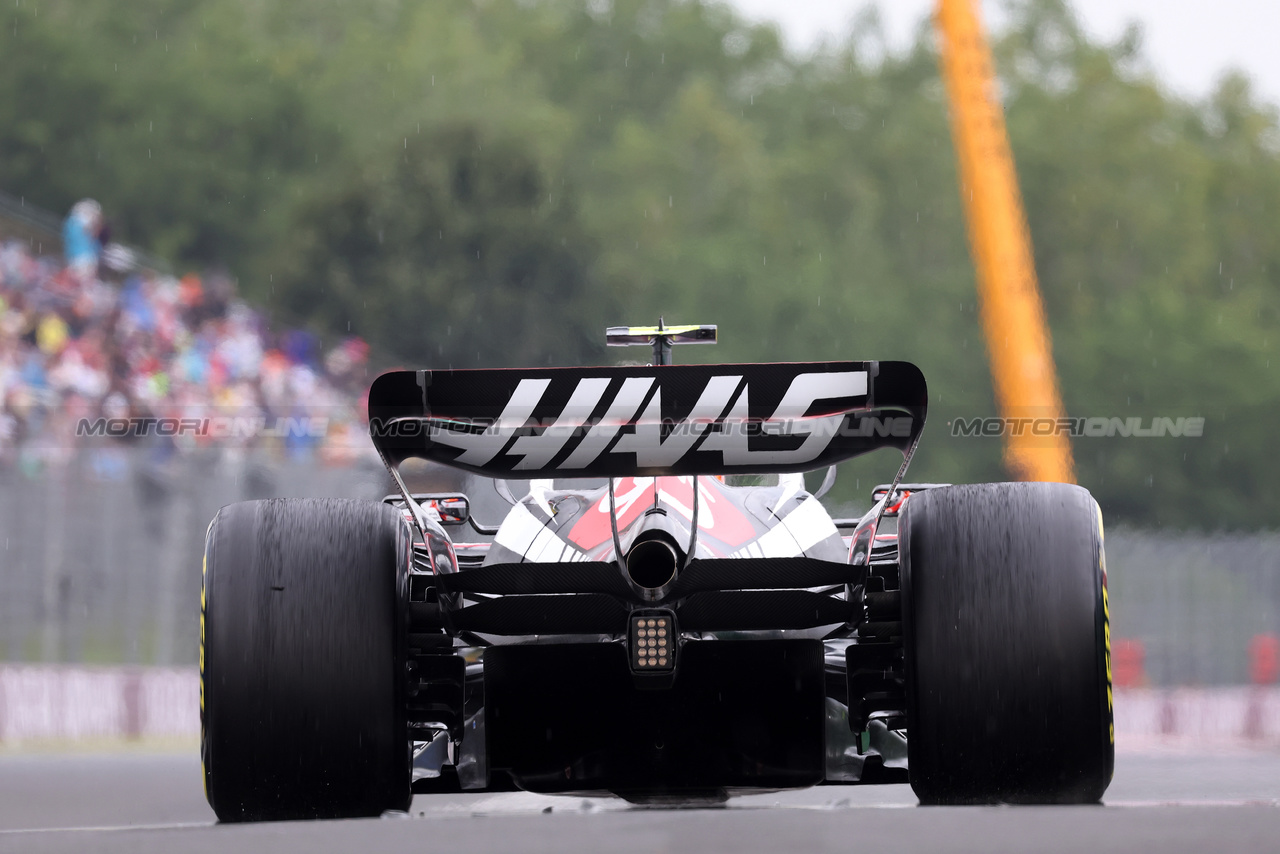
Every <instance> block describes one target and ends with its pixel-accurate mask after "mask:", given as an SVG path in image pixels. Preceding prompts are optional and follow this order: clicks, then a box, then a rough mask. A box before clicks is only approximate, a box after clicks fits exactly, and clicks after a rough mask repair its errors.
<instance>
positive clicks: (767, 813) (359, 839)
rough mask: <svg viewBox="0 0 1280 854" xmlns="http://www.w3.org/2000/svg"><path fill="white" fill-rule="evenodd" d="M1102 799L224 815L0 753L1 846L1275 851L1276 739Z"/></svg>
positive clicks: (561, 804)
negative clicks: (276, 818)
mask: <svg viewBox="0 0 1280 854" xmlns="http://www.w3.org/2000/svg"><path fill="white" fill-rule="evenodd" d="M1106 801H1107V805H1106V806H1105V807H1068V808H1042V807H1020V808H1013V807H995V808H982V809H953V808H928V809H925V808H918V807H916V806H915V799H914V798H913V797H912V795H911V791H910V789H909V788H907V787H906V786H886V787H867V788H858V787H823V788H817V789H811V790H808V791H804V792H788V793H782V794H775V795H758V796H754V797H749V798H738V799H734V800H733V801H731V802H730V803H729V806H728V807H727V808H721V809H698V810H671V809H639V808H632V807H628V806H626V805H625V804H623V803H622V802H620V801H615V800H610V799H601V800H590V801H587V800H583V799H581V798H546V797H539V796H535V795H528V794H522V793H518V794H506V795H459V796H435V797H418V798H417V799H415V801H414V804H413V812H412V815H411V816H410V817H407V818H406V817H398V818H383V819H372V820H366V821H343V822H298V823H287V824H263V825H252V826H245V825H241V826H218V825H215V824H214V823H213V814H212V812H210V810H209V808H208V807H207V806H206V805H205V803H204V799H203V796H202V793H201V790H200V771H199V762H198V760H197V759H196V758H195V757H194V756H189V755H163V754H127V753H121V754H100V755H90V756H70V755H59V756H35V755H0V852H11V851H12V852H46V851H49V852H53V851H66V852H77V854H79V852H99V851H101V852H142V854H145V852H206V851H208V852H234V854H252V852H259V851H262V852H267V851H270V852H281V854H293V852H298V854H321V852H329V851H335V852H336V851H342V852H358V854H366V852H367V854H373V852H382V851H454V852H462V854H483V852H495V854H513V852H554V854H575V852H608V854H630V852H644V854H654V852H670V851H692V852H698V854H711V852H719V851H726V852H735V854H737V852H743V854H746V852H768V854H779V852H791V851H804V852H826V851H831V852H837V851H838V852H857V851H873V852H874V851H973V852H982V854H992V852H1001V851H1048V852H1058V851H1061V852H1086V851H1087V852H1095V851H1134V852H1160V854H1175V853H1176V852H1184V851H1185V852H1197V854H1200V852H1205V851H1210V852H1245V851H1266V852H1276V851H1280V754H1276V753H1271V754H1235V755H1228V756H1217V757H1188V756H1174V755H1164V756H1162V755H1144V756H1135V755H1122V756H1120V757H1119V758H1118V761H1117V769H1116V778H1115V782H1114V783H1112V786H1111V789H1110V790H1109V791H1108V793H1107V798H1106Z"/></svg>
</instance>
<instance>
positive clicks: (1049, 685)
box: [899, 483, 1115, 804]
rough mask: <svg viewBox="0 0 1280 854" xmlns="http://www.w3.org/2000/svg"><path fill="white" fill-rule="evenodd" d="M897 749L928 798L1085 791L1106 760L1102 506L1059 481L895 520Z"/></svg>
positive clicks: (989, 799) (920, 498) (963, 495)
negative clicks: (902, 716)
mask: <svg viewBox="0 0 1280 854" xmlns="http://www.w3.org/2000/svg"><path fill="white" fill-rule="evenodd" d="M900 521H901V529H900V532H899V542H900V548H901V566H902V591H903V622H904V626H903V631H904V638H903V641H904V646H905V650H904V651H905V656H906V657H905V666H906V688H907V751H908V768H909V774H910V780H911V787H912V788H913V789H914V790H915V793H916V795H917V796H918V797H919V798H920V801H921V802H922V803H926V804H989V803H1071V804H1078V803H1096V802H1097V801H1099V800H1100V799H1101V797H1102V794H1103V792H1104V791H1106V788H1107V785H1108V784H1109V783H1110V782H1111V774H1112V768H1113V765H1114V752H1115V751H1114V733H1113V728H1112V709H1111V682H1110V657H1109V656H1110V653H1109V645H1110V635H1109V631H1110V630H1109V627H1108V623H1107V620H1108V614H1107V598H1106V596H1107V593H1106V565H1105V561H1104V556H1103V544H1102V516H1101V514H1100V512H1099V511H1098V506H1097V504H1096V503H1095V502H1094V500H1093V498H1092V497H1091V496H1090V495H1089V493H1088V492H1087V491H1086V490H1084V489H1082V488H1080V487H1078V486H1071V485H1068V484H1059V483H989V484H977V485H972V486H953V487H947V488H943V489H931V490H929V491H927V492H919V493H916V494H915V495H912V496H910V497H909V498H908V499H907V503H906V506H905V508H904V511H903V515H902V518H901V520H900Z"/></svg>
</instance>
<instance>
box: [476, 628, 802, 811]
mask: <svg viewBox="0 0 1280 854" xmlns="http://www.w3.org/2000/svg"><path fill="white" fill-rule="evenodd" d="M679 656H680V658H679V667H678V669H677V674H676V679H675V682H674V684H673V685H672V686H671V687H670V688H665V689H662V690H646V689H644V688H640V687H637V684H636V682H635V680H634V679H633V678H632V676H631V674H630V670H629V668H628V666H627V654H626V648H625V647H624V646H622V645H620V644H604V643H587V644H547V645H542V644H539V645H513V646H494V647H490V648H488V649H486V650H485V655H484V682H485V725H486V730H487V732H486V736H485V737H486V742H487V749H488V758H489V768H490V769H491V770H492V771H505V772H508V773H510V775H511V776H512V778H513V780H514V781H515V783H516V785H518V786H519V787H520V788H522V789H526V790H529V791H533V792H546V793H552V792H570V791H572V792H585V791H601V790H604V791H611V792H614V793H616V794H619V795H622V796H623V797H626V798H628V799H629V800H635V801H679V800H686V799H687V800H695V799H706V798H712V799H715V798H717V797H719V798H723V797H725V790H727V789H736V788H766V789H778V788H794V787H804V786H812V785H815V784H817V783H819V782H821V780H822V777H823V769H824V748H825V726H824V724H825V691H824V685H823V650H822V643H821V642H820V641H817V640H745V641H691V642H688V643H686V644H685V645H684V646H683V647H682V648H681V650H680V653H679Z"/></svg>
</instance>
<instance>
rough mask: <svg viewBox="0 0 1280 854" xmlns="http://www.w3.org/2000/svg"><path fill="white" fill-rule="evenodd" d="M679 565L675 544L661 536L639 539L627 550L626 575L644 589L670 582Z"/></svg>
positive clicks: (652, 588)
mask: <svg viewBox="0 0 1280 854" xmlns="http://www.w3.org/2000/svg"><path fill="white" fill-rule="evenodd" d="M679 567H680V556H679V555H678V554H676V549H675V546H673V545H671V544H670V543H668V542H667V541H666V539H663V538H659V537H651V538H649V539H647V540H641V541H640V542H638V543H636V544H635V545H633V546H632V547H631V551H629V552H627V575H628V577H630V578H631V580H632V581H633V582H635V583H636V585H637V586H639V587H643V588H644V589H645V590H659V589H661V588H663V587H665V586H666V585H668V584H670V583H671V580H672V579H673V578H675V577H676V570H677V569H679Z"/></svg>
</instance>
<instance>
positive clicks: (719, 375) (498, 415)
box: [369, 362, 928, 479]
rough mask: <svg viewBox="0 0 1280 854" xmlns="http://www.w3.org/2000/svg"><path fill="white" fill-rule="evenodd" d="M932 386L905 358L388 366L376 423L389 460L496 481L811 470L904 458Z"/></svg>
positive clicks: (374, 401)
mask: <svg viewBox="0 0 1280 854" xmlns="http://www.w3.org/2000/svg"><path fill="white" fill-rule="evenodd" d="M927 408H928V392H927V389H926V386H925V381H924V376H923V375H922V374H921V373H920V370H919V369H918V368H917V367H916V366H915V365H913V364H911V363H910V362H810V363H784V364H747V365H659V366H643V367H640V366H635V367H597V368H533V369H527V370H506V369H501V370H437V371H429V370H423V371H393V372H391V373H387V374H383V375H382V376H380V377H378V378H377V379H376V380H374V383H373V387H372V388H371V389H370V390H369V430H370V434H371V436H372V437H373V443H374V445H375V446H376V447H377V449H378V452H379V453H380V454H381V455H382V457H383V459H384V460H385V461H386V462H387V464H388V466H390V467H391V468H392V469H393V470H394V469H396V468H397V467H398V466H399V464H400V463H401V462H403V461H404V460H406V459H409V458H410V457H420V458H423V459H427V460H431V461H434V462H438V463H444V464H445V465H449V466H453V467H455V468H460V469H464V470H466V471H470V472H474V473H476V474H481V475H486V476H488V477H498V478H522V479H532V478H575V477H624V476H631V475H635V476H659V475H694V474H703V475H720V474H767V473H775V472H776V473H784V472H797V471H808V470H812V469H817V468H821V467H823V466H829V465H833V464H835V463H838V462H841V461H842V460H847V459H849V458H851V457H855V456H858V455H859V454H864V453H866V452H868V451H872V450H875V449H876V448H883V447H891V448H897V449H898V450H899V451H901V452H902V453H903V455H904V457H905V456H907V455H909V453H910V451H911V450H912V449H913V448H914V446H915V442H916V440H917V439H918V438H919V435H920V431H921V430H922V429H923V428H924V421H925V412H926V410H927Z"/></svg>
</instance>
